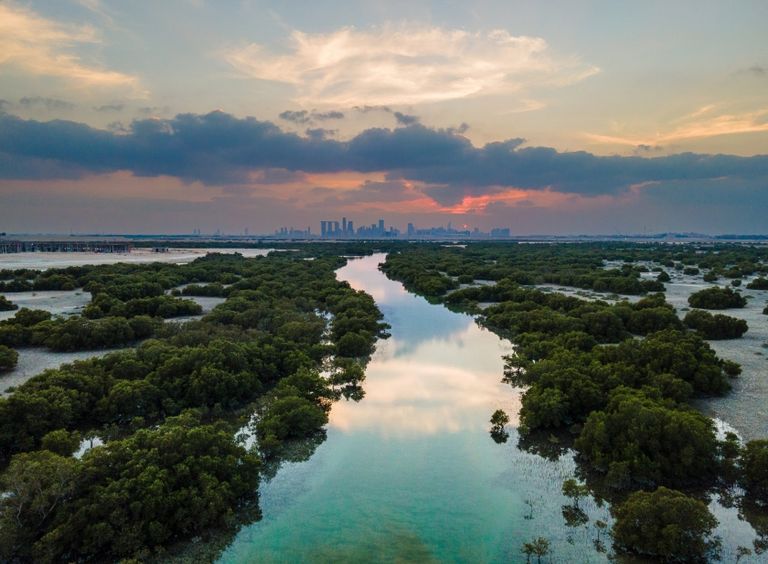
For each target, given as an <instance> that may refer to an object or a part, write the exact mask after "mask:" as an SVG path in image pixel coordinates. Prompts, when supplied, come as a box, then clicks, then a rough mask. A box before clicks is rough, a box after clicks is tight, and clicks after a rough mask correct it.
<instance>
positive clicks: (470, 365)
mask: <svg viewBox="0 0 768 564" xmlns="http://www.w3.org/2000/svg"><path fill="white" fill-rule="evenodd" d="M384 258H385V257H384V255H374V256H371V257H366V258H362V259H357V260H351V261H349V262H348V264H347V265H346V266H345V267H343V268H341V269H340V270H339V271H338V277H339V278H340V279H342V280H346V281H347V282H349V283H350V284H351V285H352V286H353V287H354V288H356V289H361V290H365V291H366V292H368V293H370V294H371V295H372V296H373V297H374V299H375V300H376V302H377V304H378V305H379V307H380V308H381V310H382V311H383V313H384V316H385V319H386V321H387V322H388V323H389V324H390V325H391V326H392V329H391V331H390V332H391V334H392V336H391V338H389V339H388V340H386V341H380V342H379V344H378V346H377V351H376V353H375V355H374V357H373V358H372V360H371V362H370V364H369V365H368V368H367V370H366V380H365V382H364V384H363V387H364V389H365V398H364V399H363V400H362V401H360V402H357V403H355V402H345V401H341V402H339V403H337V404H336V405H334V407H333V409H332V411H331V416H330V423H329V425H328V436H327V440H326V441H325V442H323V443H322V444H321V445H320V446H319V447H318V448H317V451H316V452H315V453H314V455H313V456H312V457H311V458H310V459H309V460H308V461H306V462H300V463H286V464H284V465H283V466H282V467H281V468H280V470H279V471H278V472H277V474H276V475H275V477H274V478H272V479H271V480H269V481H265V482H262V485H261V487H260V504H261V508H262V512H263V519H262V520H261V521H259V522H257V523H254V524H253V525H250V526H248V527H246V528H244V529H243V530H241V531H240V533H239V535H238V536H237V537H236V539H235V541H234V542H233V543H232V545H231V546H230V547H229V548H228V549H227V550H226V551H225V552H224V554H223V555H222V557H221V559H220V561H221V562H224V563H239V562H254V561H262V562H307V561H310V562H331V561H361V562H362V561H371V560H375V561H391V562H394V561H407V562H414V561H419V562H429V561H440V562H510V561H520V560H523V561H524V560H525V559H524V557H523V556H522V554H521V552H520V547H521V545H522V542H524V541H528V540H531V539H532V538H534V537H537V536H544V537H546V538H547V539H549V540H550V542H551V543H552V552H553V554H554V555H555V556H556V557H557V560H556V561H579V562H600V561H604V560H605V557H604V555H602V554H600V553H598V552H596V551H595V550H594V548H593V544H592V541H593V538H594V536H595V535H594V530H593V529H592V528H591V527H581V528H578V529H571V528H568V527H565V526H564V523H563V517H562V515H561V506H562V505H563V504H565V503H567V500H566V499H565V498H564V497H563V496H562V495H561V493H560V488H561V484H562V481H563V480H564V479H565V478H568V477H571V476H572V475H573V472H574V462H573V459H572V456H569V455H566V456H562V457H560V459H559V460H557V461H548V460H546V459H544V458H542V457H540V456H537V455H534V454H530V453H526V452H524V451H522V450H519V449H518V448H517V436H516V434H515V433H514V431H512V433H511V436H510V438H509V440H508V441H507V442H506V443H503V444H497V443H496V442H494V441H493V440H492V439H491V438H490V436H489V432H488V430H489V422H488V420H489V418H490V415H491V413H493V411H494V410H495V409H498V408H501V409H504V410H505V411H506V412H507V413H509V414H510V416H514V415H515V414H516V413H517V412H518V409H519V393H518V392H517V391H516V390H514V389H512V388H511V387H510V386H509V385H507V384H503V383H501V377H502V373H503V359H502V356H503V355H504V354H507V353H509V352H510V351H511V345H510V344H509V343H508V342H505V341H503V340H501V339H499V338H498V337H497V336H495V335H494V334H493V333H491V332H489V331H486V330H484V329H481V328H480V327H478V326H477V324H476V323H475V321H474V320H473V318H472V317H470V316H468V315H462V314H456V313H453V312H450V311H448V310H447V309H445V308H444V307H442V306H439V305H431V304H429V303H428V302H427V301H426V300H424V299H422V298H420V297H417V296H415V295H413V294H410V293H408V292H407V291H406V290H405V289H403V287H402V285H401V284H400V283H398V282H394V281H391V280H389V279H387V278H386V277H385V276H384V274H383V273H381V272H380V271H379V270H378V268H377V266H378V264H379V263H380V262H382V261H383V260H384ZM512 423H513V424H514V423H515V421H513V422H512ZM584 508H585V509H586V511H587V513H588V514H589V515H590V517H592V521H591V522H593V523H594V521H595V520H596V519H604V520H608V511H607V508H605V507H604V508H598V507H597V506H596V505H595V504H594V503H590V502H587V503H586V504H585V505H584ZM531 517H532V518H531Z"/></svg>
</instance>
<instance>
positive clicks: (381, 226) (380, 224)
mask: <svg viewBox="0 0 768 564" xmlns="http://www.w3.org/2000/svg"><path fill="white" fill-rule="evenodd" d="M379 235H384V220H383V219H380V220H379Z"/></svg>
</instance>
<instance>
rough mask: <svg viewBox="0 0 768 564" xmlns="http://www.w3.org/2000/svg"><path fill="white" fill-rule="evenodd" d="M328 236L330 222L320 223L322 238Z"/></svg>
mask: <svg viewBox="0 0 768 564" xmlns="http://www.w3.org/2000/svg"><path fill="white" fill-rule="evenodd" d="M327 235H328V222H327V221H321V222H320V236H321V237H326V236H327Z"/></svg>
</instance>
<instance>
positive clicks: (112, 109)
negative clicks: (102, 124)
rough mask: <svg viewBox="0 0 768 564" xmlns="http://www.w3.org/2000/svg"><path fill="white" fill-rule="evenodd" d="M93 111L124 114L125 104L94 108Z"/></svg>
mask: <svg viewBox="0 0 768 564" xmlns="http://www.w3.org/2000/svg"><path fill="white" fill-rule="evenodd" d="M93 109H94V110H96V111H97V112H122V111H123V110H124V109H125V104H104V105H103V106H94V108H93Z"/></svg>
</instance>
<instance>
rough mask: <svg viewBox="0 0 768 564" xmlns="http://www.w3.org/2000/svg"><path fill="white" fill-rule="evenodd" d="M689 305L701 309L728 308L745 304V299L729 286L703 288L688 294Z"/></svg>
mask: <svg viewBox="0 0 768 564" xmlns="http://www.w3.org/2000/svg"><path fill="white" fill-rule="evenodd" d="M688 303H689V304H690V305H691V307H698V308H702V309H730V308H740V307H744V306H745V305H747V299H746V298H745V297H744V296H742V295H741V294H739V293H738V292H734V291H733V290H732V289H731V288H728V287H724V288H705V289H704V290H699V291H698V292H695V293H693V294H691V295H690V297H689V298H688Z"/></svg>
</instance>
